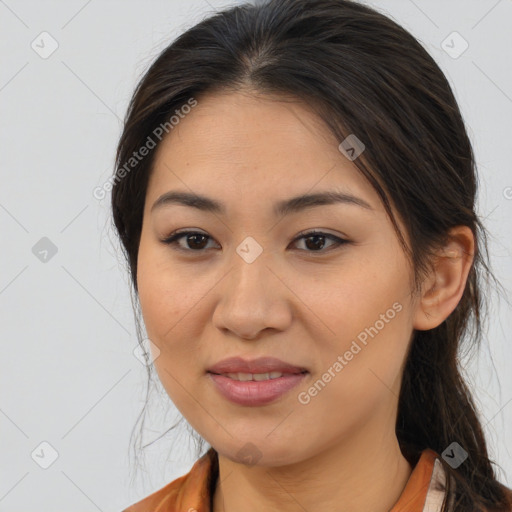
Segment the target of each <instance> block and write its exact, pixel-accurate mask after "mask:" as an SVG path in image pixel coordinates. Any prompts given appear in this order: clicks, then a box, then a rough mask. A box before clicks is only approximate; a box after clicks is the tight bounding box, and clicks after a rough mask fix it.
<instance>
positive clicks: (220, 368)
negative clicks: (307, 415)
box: [207, 357, 307, 375]
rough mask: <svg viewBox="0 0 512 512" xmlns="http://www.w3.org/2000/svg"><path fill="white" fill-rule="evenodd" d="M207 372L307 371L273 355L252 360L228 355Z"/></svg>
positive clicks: (288, 372)
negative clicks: (228, 356)
mask: <svg viewBox="0 0 512 512" xmlns="http://www.w3.org/2000/svg"><path fill="white" fill-rule="evenodd" d="M207 371H208V373H213V374H217V375H227V374H238V373H240V374H265V373H269V374H270V373H271V372H276V373H277V372H279V373H281V374H299V373H305V372H307V370H306V368H303V367H300V366H295V365H293V364H290V363H285V362H284V361H281V360H280V359H276V358H275V357H260V358H257V359H252V360H245V359H242V358H241V357H230V358H228V359H223V360H222V361H220V362H218V363H216V364H215V365H213V366H212V367H210V368H208V370H207Z"/></svg>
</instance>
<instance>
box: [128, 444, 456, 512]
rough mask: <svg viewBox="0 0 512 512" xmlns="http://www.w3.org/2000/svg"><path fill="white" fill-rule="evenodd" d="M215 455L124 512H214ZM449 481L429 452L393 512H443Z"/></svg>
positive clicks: (207, 456)
mask: <svg viewBox="0 0 512 512" xmlns="http://www.w3.org/2000/svg"><path fill="white" fill-rule="evenodd" d="M213 454H214V451H213V449H211V448H210V450H209V451H208V452H207V453H205V454H204V455H203V456H202V457H201V458H200V459H198V460H197V461H196V463H195V464H194V465H193V466H192V469H191V470H190V472H189V473H187V474H186V475H184V476H182V477H180V478H178V479H176V480H174V481H172V482H171V483H169V484H167V485H166V486H165V487H163V488H162V489H160V490H158V491H156V492H154V493H153V494H150V495H149V496H147V497H146V498H144V499H143V500H141V501H139V502H137V503H135V504H134V505H131V506H130V507H128V508H126V509H125V510H123V512H211V507H210V500H211V497H212V494H211V493H212V488H213V487H214V484H215V481H214V480H215V478H214V476H213V475H212V471H211V470H212V456H213ZM445 478H446V477H445V473H444V469H443V467H442V464H441V462H440V460H439V456H438V455H437V454H436V453H435V452H434V451H433V450H430V449H425V450H424V451H423V452H422V453H421V456H420V458H419V460H418V462H417V464H416V466H415V467H414V469H413V471H412V473H411V475H410V477H409V480H408V481H407V484H406V486H405V488H404V490H403V491H402V494H401V495H400V498H399V499H398V501H397V503H396V504H395V506H394V507H393V508H392V509H391V510H390V512H439V511H440V510H441V504H442V503H443V498H444V494H445V493H444V492H443V491H438V490H436V488H435V487H436V483H437V482H441V483H444V482H445ZM212 486H213V487H212Z"/></svg>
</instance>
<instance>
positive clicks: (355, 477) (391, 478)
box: [213, 425, 412, 512]
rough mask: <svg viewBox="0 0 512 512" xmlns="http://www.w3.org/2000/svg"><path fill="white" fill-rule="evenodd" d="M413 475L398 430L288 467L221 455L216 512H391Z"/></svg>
mask: <svg viewBox="0 0 512 512" xmlns="http://www.w3.org/2000/svg"><path fill="white" fill-rule="evenodd" d="M381 428H382V425H381ZM370 430H372V429H370ZM411 472H412V467H411V465H410V464H409V462H408V461H407V459H405V457H404V456H403V454H402V453H401V451H400V447H399V445H398V440H397V439H396V435H395V433H394V429H390V432H388V433H387V435H384V436H383V433H382V430H381V431H380V435H379V434H376V431H375V430H374V431H373V432H370V431H366V432H363V431H360V432H359V433H358V434H357V435H356V436H355V437H351V438H350V440H349V441H348V442H344V443H338V445H336V446H329V447H328V448H327V449H325V450H324V451H323V452H320V453H318V454H316V455H315V456H314V457H313V458H309V459H307V460H303V461H300V462H299V463H295V464H292V465H287V466H279V467H261V466H251V467H247V466H245V465H243V464H239V463H236V462H234V461H232V460H230V459H228V458H226V457H224V456H222V455H220V454H219V478H218V481H217V487H216V490H215V494H214V499H213V504H214V508H213V512H235V511H239V510H244V511H246V512H253V511H261V510H265V511H268V512H278V511H279V512H304V510H336V511H339V512H344V511H350V512H368V510H371V511H372V512H389V510H390V509H392V507H393V505H394V504H395V503H396V502H397V501H398V499H399V497H400V495H401V493H402V491H403V489H404V487H405V485H406V483H407V480H408V479H409V476H410V475H411Z"/></svg>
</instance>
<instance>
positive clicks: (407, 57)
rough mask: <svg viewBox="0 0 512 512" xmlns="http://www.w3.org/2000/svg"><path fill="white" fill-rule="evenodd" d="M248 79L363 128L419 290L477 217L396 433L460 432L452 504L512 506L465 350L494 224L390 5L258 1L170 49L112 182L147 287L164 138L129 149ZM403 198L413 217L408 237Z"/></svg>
mask: <svg viewBox="0 0 512 512" xmlns="http://www.w3.org/2000/svg"><path fill="white" fill-rule="evenodd" d="M242 89H248V90H253V91H256V92H258V93H262V94H269V95H278V96H279V95H282V96H283V97H288V98H289V97H291V98H296V99H297V100H298V101H303V102H304V103H306V104H307V105H309V106H310V107H311V108H312V109H314V111H315V112H316V113H317V114H318V116H319V118H320V119H322V120H323V121H324V122H325V124H326V126H327V127H328V128H329V129H330V131H331V132H332V133H333V134H334V135H335V136H336V138H337V140H339V141H340V142H341V141H342V140H344V139H345V138H346V137H347V136H348V135H349V134H355V135H356V136H357V138H358V139H360V140H361V141H363V143H364V144H365V151H364V153H363V154H362V155H361V156H360V157H359V158H357V159H356V160H354V164H355V165H356V166H357V168H358V169H359V171H360V172H361V173H362V174H363V175H364V176H365V177H366V179H367V180H368V181H369V183H370V184H371V185H372V186H373V187H374V189H375V190H376V191H377V193H378V194H379V196H380V198H381V200H382V202H383V205H384V206H385V208H386V211H387V213H388V215H389V216H390V219H391V220H392V222H393V225H394V227H395V230H396V233H397V236H398V238H399V240H400V242H401V244H402V246H403V248H404V251H406V253H407V254H408V256H409V258H410V261H411V267H412V268H413V269H414V284H415V285H416V289H418V288H417V287H418V286H419V284H420V283H421V278H422V276H423V275H424V273H425V272H426V271H427V270H428V268H429V262H430V260H431V256H432V254H433V251H435V249H436V248H438V247H440V246H441V245H443V244H444V243H446V241H447V239H448V234H449V230H450V228H452V227H454V226H458V225H464V226H469V227H470V228H471V230H472V232H473V234H474V236H475V241H476V247H475V254H474V262H473V265H472V267H471V271H470V273H469V277H468V280H467V283H466V287H465V290H464V294H463V296H462V298H461V300H460V302H459V304H458V305H457V307H456V309H455V310H454V311H453V313H452V314H451V315H450V316H449V317H448V318H447V319H446V320H445V321H444V322H443V323H442V324H441V325H439V326H438V327H437V328H435V329H432V330H429V331H415V332H414V336H413V340H412V342H411V344H410V347H409V352H408V355H407V359H406V362H405V367H404V374H403V381H402V387H401V392H400V397H399V408H398V416H397V422H396V434H397V437H398V440H399V442H400V446H401V448H402V450H403V453H404V455H406V456H407V457H408V458H409V460H410V461H417V459H418V457H419V454H420V453H421V451H422V450H424V449H425V448H431V449H433V450H434V451H436V452H437V453H438V454H441V453H442V452H443V451H444V450H445V449H446V448H447V447H448V446H449V445H450V444H451V443H452V442H457V443H458V444H459V445H461V446H462V447H463V448H464V450H465V451H466V452H467V453H468V458H467V460H466V461H465V462H464V463H463V464H461V465H460V466H459V467H458V468H457V469H452V468H451V467H450V465H448V464H447V463H446V462H445V461H444V459H442V458H441V461H442V463H443V466H444V467H445V469H446V471H447V472H448V474H449V475H452V476H453V480H452V479H449V481H448V496H451V497H452V498H453V500H454V507H453V510H455V511H464V512H467V511H468V510H478V511H480V510H494V509H499V507H505V506H506V503H507V501H506V495H505V488H504V487H503V486H502V485H501V484H500V483H499V482H498V481H497V479H496V475H495V472H494V468H493V465H492V464H494V462H491V461H490V460H489V455H488V451H487V446H486V441H485V437H484V434H483V429H482V425H481V423H480V420H479V418H478V413H477V409H476V407H475V404H474V401H473V398H472V396H471V393H470V391H469V389H468V387H467V385H466V383H465V381H464V378H463V376H462V373H461V369H460V366H459V364H460V361H459V355H460V354H461V352H462V349H463V348H464V347H466V348H468V347H469V348H474V347H478V346H479V344H480V340H481V335H482V320H483V310H484V308H485V301H484V297H485V294H484V292H483V289H482V287H483V286H484V285H488V284H489V282H490V278H492V277H493V276H492V273H491V272H490V269H489V265H488V254H487V241H486V233H485V229H484V227H483V225H482V224H481V222H480V220H479V218H478V216H477V214H476V213H475V198H476V192H477V176H476V169H475V160H474V156H473V150H472V146H471V143H470V140H469V138H468V135H467V132H466V129H465V125H464V122H463V119H462V116H461V113H460V111H459V108H458V105H457V102H456V100H455V98H454V95H453V93H452V90H451V88H450V85H449V83H448V81H447V79H446V78H445V76H444V74H443V73H442V71H441V70H440V69H439V67H438V65H437V64H436V63H435V61H434V60H433V59H432V57H431V56H430V55H429V54H428V52H427V51H426V50H425V49H424V48H423V47H422V46H421V44H420V43H419V42H418V41H417V40H416V39H415V38H414V37H413V36H412V35H411V34H410V33H409V32H407V31H406V30H404V29H403V28H402V27H400V26H399V25H397V24H396V23H395V22H393V21H392V20H391V19H389V18H388V17H386V16H384V15H383V14H380V13H378V12H377V11H375V10H373V9H371V8H369V7H366V6H363V5H361V4H359V3H356V2H355V1H349V0H270V1H269V2H266V3H261V4H259V5H250V4H246V5H242V6H237V7H233V8H229V9H227V10H224V11H222V12H219V13H217V14H214V15H212V16H211V17H209V18H207V19H206V20H204V21H202V22H201V23H199V24H197V25H195V26H193V27H192V28H190V29H189V30H187V31H186V32H185V33H183V34H182V35H181V36H179V37H178V38H177V39H176V40H175V41H174V42H173V43H172V44H170V45H169V46H168V47H167V48H166V49H165V50H164V51H163V52H162V53H161V54H160V55H159V57H158V58H157V59H156V61H155V62H154V63H153V64H152V65H151V67H150V68H149V70H148V71H147V72H146V73H145V75H144V76H143V78H142V79H141V81H140V82H139V84H138V86H137V88H136V90H135V92H134V95H133V98H132V100H131V103H130V105H129V109H128V113H127V116H126V120H125V124H124V131H123V133H122V135H121V138H120V141H119V146H118V150H117V158H116V174H115V180H114V186H113V190H112V208H113V219H114V222H115V226H116V229H117V231H118V234H119V236H120V240H121V242H122V246H123V249H124V252H125V255H126V258H127V262H128V265H129V269H130V272H131V277H132V282H133V285H134V292H135V296H136V293H137V279H136V276H137V252H138V246H139V241H140V234H141V227H142V217H143V207H144V200H145V194H146V189H147V183H148V178H149V175H150V172H151V169H152V165H153V161H154V156H155V153H156V150H153V151H152V152H150V153H149V155H148V156H146V157H145V158H144V159H142V160H141V161H140V162H138V163H137V165H136V166H135V167H134V168H133V169H130V170H129V171H128V172H126V162H127V161H129V159H130V158H131V156H132V154H133V152H134V151H137V150H138V149H139V148H140V147H141V146H142V145H143V144H144V143H145V141H146V140H148V137H152V138H153V139H154V138H155V137H154V133H155V129H156V128H157V127H158V126H162V125H163V124H164V123H166V122H168V120H169V118H170V116H171V115H172V114H173V113H174V112H175V111H176V110H177V109H180V108H181V107H182V105H185V104H187V102H189V101H190V99H191V98H195V99H196V100H198V101H200V98H201V96H202V95H204V94H211V93H214V92H216V91H237V90H242ZM152 134H153V135H152ZM123 166H124V168H125V172H124V173H120V169H122V167H123ZM391 205H393V206H394V207H395V208H396V211H397V212H398V215H399V216H400V218H401V219H402V221H403V222H404V225H405V228H406V230H407V234H408V237H409V239H410V247H409V245H408V244H407V243H406V242H405V239H404V237H403V235H402V233H401V231H400V230H399V228H398V224H397V222H396V219H395V217H394V215H393V212H392V209H391ZM137 313H138V314H140V309H139V310H138V312H137ZM148 371H149V370H148ZM445 506H446V504H445Z"/></svg>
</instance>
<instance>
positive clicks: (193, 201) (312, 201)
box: [151, 191, 373, 216]
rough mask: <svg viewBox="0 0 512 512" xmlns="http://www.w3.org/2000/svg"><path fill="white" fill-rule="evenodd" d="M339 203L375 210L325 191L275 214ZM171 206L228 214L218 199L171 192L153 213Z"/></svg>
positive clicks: (281, 206)
mask: <svg viewBox="0 0 512 512" xmlns="http://www.w3.org/2000/svg"><path fill="white" fill-rule="evenodd" d="M338 203H343V204H349V205H356V206H360V207H361V208H365V209H367V210H373V208H372V207H371V206H370V204H369V203H367V202H366V201H365V200H364V199H361V198H360V197H356V196H354V195H352V194H348V193H346V192H336V191H325V192H318V193H315V194H303V195H300V196H296V197H292V198H290V199H285V200H283V201H279V202H277V203H276V204H275V205H274V214H275V215H276V216H285V215H288V214H290V213H297V212H299V211H302V210H305V209H308V208H313V207H316V206H323V205H331V204H338ZM170 204H178V205H182V206H189V207H192V208H196V209H198V210H201V211H205V212H211V213H218V214H220V215H225V213H226V208H225V206H224V205H223V204H222V203H221V202H219V201H217V200H216V199H212V198H210V197H206V196H203V195H200V194H193V193H190V192H178V191H171V192H166V193H165V194H162V195H161V196H160V197H159V198H158V199H157V200H156V201H155V202H154V203H153V206H152V207H151V211H152V212H153V211H154V210H155V209H157V208H161V207H163V206H167V205H170Z"/></svg>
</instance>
